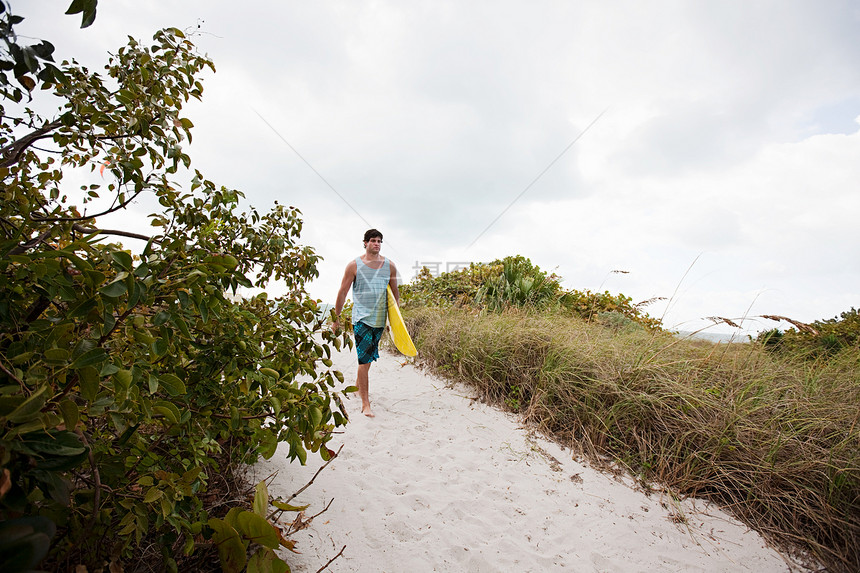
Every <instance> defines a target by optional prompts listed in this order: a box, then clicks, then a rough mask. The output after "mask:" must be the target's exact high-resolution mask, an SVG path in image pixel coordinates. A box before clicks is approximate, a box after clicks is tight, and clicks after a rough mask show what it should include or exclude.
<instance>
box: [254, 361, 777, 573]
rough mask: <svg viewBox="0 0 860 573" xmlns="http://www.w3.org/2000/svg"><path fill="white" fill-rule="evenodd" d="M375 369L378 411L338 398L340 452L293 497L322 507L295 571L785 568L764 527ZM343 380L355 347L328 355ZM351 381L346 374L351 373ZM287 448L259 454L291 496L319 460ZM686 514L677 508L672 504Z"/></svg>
mask: <svg viewBox="0 0 860 573" xmlns="http://www.w3.org/2000/svg"><path fill="white" fill-rule="evenodd" d="M381 354H382V356H381V358H380V360H379V362H377V363H376V364H375V365H374V366H373V367H372V368H371V373H370V376H371V378H370V380H371V385H370V390H371V400H372V401H373V406H374V410H375V412H376V414H377V417H376V418H374V419H368V418H365V417H364V416H362V415H361V414H360V413H359V411H358V410H359V409H360V402H359V400H358V397H357V396H356V397H353V398H352V399H350V400H348V401H347V402H346V405H347V408H348V409H349V412H350V417H351V420H352V421H351V423H350V424H349V425H348V427H347V429H346V430H345V433H344V434H342V435H338V436H336V438H335V439H334V440H333V442H332V448H333V449H335V450H336V449H337V448H338V447H339V446H340V444H343V445H344V448H343V451H342V453H341V455H340V456H339V457H338V458H337V459H335V460H334V461H333V462H332V463H331V464H330V465H329V466H328V467H327V468H326V469H325V470H324V471H323V472H322V473H321V474H320V476H319V477H317V479H316V481H315V482H314V484H313V485H312V486H311V487H310V488H309V489H308V490H306V491H305V492H303V493H302V494H301V495H300V496H299V497H298V498H297V499H296V500H295V501H294V503H295V502H301V503H310V504H311V507H310V508H309V509H308V514H313V513H316V512H318V511H320V510H321V509H322V508H323V507H325V505H326V504H327V503H328V502H329V501H331V500H334V501H333V503H332V504H331V507H330V509H329V510H328V511H327V512H326V513H324V514H323V515H321V516H320V517H318V518H317V519H316V520H315V521H314V523H313V524H312V525H311V527H309V528H308V529H305V530H304V531H301V532H299V533H297V534H296V535H295V536H294V537H293V539H294V540H296V541H297V542H298V546H297V549H298V550H299V551H301V552H302V554H301V555H289V556H288V557H287V558H288V562H289V563H290V565H291V567H292V570H293V571H295V572H313V571H317V570H318V569H319V568H320V567H321V566H322V565H323V564H325V563H326V562H327V561H328V560H329V559H330V558H332V557H334V556H335V555H336V554H337V553H338V552H339V551H340V550H341V548H342V547H343V546H344V545H345V546H346V549H345V551H344V552H343V555H342V556H340V557H339V558H338V559H336V560H335V561H334V562H333V563H332V564H331V566H330V568H329V570H330V571H334V572H347V571H348V572H355V571H374V572H414V571H446V572H460V571H463V572H470V573H474V572H485V571H486V572H496V571H600V572H607V571H609V572H630V571H685V572H686V571H709V572H710V571H726V572H729V571H732V572H734V571H754V572H756V573H767V572H772V571H783V572H784V571H789V570H791V569H790V568H789V566H788V564H787V562H786V560H785V559H784V558H783V557H781V556H780V555H779V554H778V553H777V552H776V551H774V550H772V549H770V548H769V547H767V545H766V544H765V542H764V541H763V540H762V539H761V537H760V536H759V535H758V534H757V533H755V532H752V531H750V530H748V529H747V528H746V527H745V526H743V525H742V524H740V523H738V522H737V521H735V520H734V519H732V518H730V517H729V516H727V515H726V514H724V513H722V512H721V511H719V510H718V509H716V508H713V507H708V506H707V505H706V504H704V503H703V502H696V503H695V504H694V503H693V502H691V501H685V502H682V503H681V505H680V506H675V507H672V506H673V504H672V502H671V500H670V499H669V498H668V497H666V496H661V495H660V494H659V493H654V494H651V495H646V494H645V493H643V492H641V491H639V490H637V489H635V488H633V487H631V485H630V484H631V483H632V482H630V481H627V482H622V481H619V480H617V479H614V478H612V477H611V476H608V475H606V474H603V473H599V472H597V471H596V470H593V469H591V468H589V467H588V466H586V465H584V464H581V463H579V462H577V461H575V460H573V459H572V458H571V454H570V453H569V452H567V451H564V450H562V449H561V448H559V447H558V446H557V445H555V444H553V443H551V442H548V441H546V440H544V439H541V438H539V437H535V436H533V435H531V434H530V433H529V432H528V431H527V430H526V429H524V428H522V427H520V426H519V424H518V423H517V421H516V419H515V418H514V417H513V416H510V415H508V414H505V413H503V412H500V411H498V410H495V409H493V408H490V407H488V406H486V405H484V404H481V403H478V402H476V401H474V400H473V399H471V396H472V395H473V392H472V391H471V390H469V389H468V388H466V387H464V386H461V385H456V386H453V387H448V386H446V383H445V382H444V381H442V380H440V379H438V378H435V377H432V376H428V375H427V374H426V373H425V372H423V371H421V370H419V369H417V368H415V367H413V366H410V365H407V366H401V363H400V360H401V358H400V357H399V356H395V355H392V354H389V353H387V352H385V351H383V352H382V353H381ZM335 366H336V367H337V368H339V369H340V370H342V371H343V373H344V375H345V377H346V380H347V381H348V382H350V381H353V380H354V378H355V372H356V365H355V358H354V356H353V354H351V353H341V354H339V355H338V356H336V357H335ZM350 383H352V382H350ZM286 451H287V450H286V449H283V450H279V452H278V453H277V454H275V456H274V457H273V458H272V459H271V460H268V461H266V462H263V463H260V464H258V465H257V466H255V468H254V471H255V474H256V476H257V479H260V478H262V477H265V476H267V475H269V474H271V473H273V472H275V471H278V475H277V477H276V478H275V479H274V481H273V483H272V485H271V486H270V492H271V493H272V494H273V495H276V496H280V497H282V498H286V497H289V496H290V495H291V494H293V493H294V492H295V491H297V490H298V489H299V488H300V487H301V486H303V485H304V484H305V483H307V482H308V481H309V480H310V479H311V477H312V476H313V474H314V472H315V471H316V470H317V469H318V468H319V466H320V465H322V461H320V460H319V459H318V458H314V457H309V459H308V464H307V465H306V466H304V467H302V466H299V465H298V463H297V462H296V463H293V464H288V463H287V462H286V459H285V454H286ZM679 515H680V516H683V518H684V519H685V520H686V523H683V519H681V520H679V519H678V518H677V517H674V518H673V516H679Z"/></svg>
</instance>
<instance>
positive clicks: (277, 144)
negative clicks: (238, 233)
mask: <svg viewBox="0 0 860 573" xmlns="http://www.w3.org/2000/svg"><path fill="white" fill-rule="evenodd" d="M11 3H12V9H13V11H14V12H15V13H18V14H20V15H23V16H25V17H26V20H25V22H24V24H22V25H21V27H20V28H19V32H20V33H21V34H27V35H31V36H34V37H39V38H45V39H48V40H50V41H52V42H53V43H54V44H55V46H56V47H57V52H56V55H57V56H58V57H59V58H71V57H74V58H76V59H77V60H78V61H80V62H82V63H85V64H86V65H88V66H89V67H90V68H91V69H100V68H101V66H102V65H103V64H104V63H106V60H107V56H106V54H107V52H109V51H113V50H115V49H116V48H117V47H119V46H120V45H123V44H124V43H125V42H126V39H127V36H129V35H131V36H133V37H135V38H138V39H144V40H149V38H151V37H152V34H153V33H154V32H155V31H156V30H157V29H159V28H162V27H167V26H173V27H177V28H180V29H188V30H194V31H196V32H197V35H196V36H195V43H196V44H197V46H198V47H199V49H200V50H201V51H202V52H205V53H207V54H208V55H209V56H210V57H211V58H212V59H213V60H214V62H215V66H216V69H217V73H215V74H212V73H207V75H206V76H204V84H205V89H206V91H205V93H204V98H203V102H202V103H199V104H195V105H192V106H188V107H187V108H186V111H187V116H188V117H189V118H190V119H191V120H192V121H193V122H194V124H195V125H196V129H195V131H194V143H193V145H192V146H191V156H192V160H193V162H194V166H195V167H196V168H197V169H199V170H201V171H202V172H203V173H204V175H205V176H206V177H207V178H208V179H211V180H213V181H215V182H216V183H217V184H219V185H225V186H227V187H232V188H237V189H240V190H242V191H244V192H245V193H246V195H247V199H248V202H249V203H250V204H253V205H254V206H256V207H257V208H258V209H267V208H268V207H269V206H270V205H271V203H272V202H273V201H274V200H277V201H279V202H281V203H284V204H288V205H295V206H296V207H298V208H300V209H301V210H302V212H303V213H304V219H305V227H304V232H303V242H304V243H306V244H309V245H312V246H313V247H314V248H315V249H316V250H317V251H318V253H319V254H321V255H322V256H323V257H324V258H325V261H324V262H323V264H322V265H321V267H320V271H321V276H320V278H319V279H318V280H316V281H315V282H314V283H313V284H312V285H311V287H310V291H311V294H312V295H313V296H314V297H316V298H320V299H322V300H323V301H326V302H331V301H333V300H334V296H335V294H336V291H337V288H338V286H339V283H340V279H341V277H342V274H343V269H344V267H345V265H346V263H347V262H348V261H349V260H350V259H351V258H353V257H355V256H357V255H359V254H361V252H362V250H363V249H362V243H361V238H362V235H363V233H364V231H365V229H367V228H368V227H369V226H372V227H376V228H378V229H380V230H381V231H382V232H383V233H384V234H385V245H384V248H383V254H387V255H388V256H390V257H391V258H392V260H394V261H395V262H396V264H397V266H398V268H399V269H400V273H401V275H402V278H403V281H404V282H408V281H409V280H410V279H411V278H412V277H413V276H414V274H415V268H416V266H418V267H420V266H421V265H425V264H426V265H428V266H429V267H431V269H439V270H443V271H444V270H445V269H446V268H449V267H452V266H455V265H458V264H462V263H466V262H468V261H490V260H493V259H495V258H501V257H504V256H507V255H514V254H521V255H524V256H527V257H529V258H530V259H531V260H532V261H533V262H534V263H535V264H537V265H539V266H540V267H541V268H542V269H544V270H548V271H554V272H556V273H557V274H559V275H561V276H562V277H563V278H564V285H565V286H566V287H567V288H572V289H579V290H585V289H590V290H592V291H594V290H600V291H603V290H609V291H610V292H613V293H618V292H621V293H624V294H626V295H628V296H631V297H632V298H633V299H634V302H638V301H641V300H645V299H650V298H652V297H659V296H662V297H667V299H669V300H666V301H662V302H658V303H655V304H652V305H651V306H650V307H648V310H649V312H650V314H651V315H652V316H658V317H660V316H664V322H665V324H666V325H667V326H670V327H675V328H679V329H682V330H695V329H697V328H701V327H704V326H706V325H708V324H710V323H709V322H708V321H707V320H705V318H706V317H710V316H722V317H728V318H732V319H739V318H741V317H744V316H748V317H750V318H749V320H748V321H747V322H745V323H744V324H745V327H746V328H747V329H748V332H751V333H755V332H757V331H759V330H762V329H765V328H771V327H773V326H775V323H772V322H769V321H765V320H762V319H755V318H752V317H754V316H756V315H760V314H778V315H785V316H789V317H792V318H794V319H796V320H801V321H812V320H815V319H821V318H829V317H833V316H835V315H837V314H838V313H840V312H842V311H845V310H848V309H849V308H851V307H852V306H855V307H856V306H860V297H858V294H860V224H858V215H860V192H858V187H860V161H858V158H860V133H858V132H860V125H858V116H860V5H858V4H857V2H855V1H849V0H846V1H837V0H833V1H831V0H822V1H821V2H807V1H795V0H778V1H776V0H774V1H756V2H750V1H747V0H742V1H741V0H738V1H731V0H730V1H722V0H721V1H717V0H712V1H703V0H701V1H666V0H660V1H654V2H638V1H632V0H631V1H614V0H610V1H606V0H601V1H599V2H598V1H587V2H586V1H576V2H575V1H549V0H536V1H529V2H526V1H506V0H493V1H471V2H465V1H449V0H432V1H431V0H427V1H420V2H419V1H399V2H395V1H384V0H383V1H374V2H364V1H357V0H343V1H340V2H334V1H325V0H319V1H313V2H311V1H302V2H298V1H289V2H271V1H266V2H263V1H260V0H247V1H245V2H227V1H223V0H205V1H203V0H184V1H182V2H175V1H172V0H170V1H168V0H150V1H146V2H141V1H139V0H103V1H102V2H100V4H99V10H98V17H97V18H96V21H95V23H94V24H93V26H92V27H90V28H88V29H85V30H79V29H78V28H77V27H78V25H79V18H78V17H77V16H64V15H63V12H64V10H65V8H66V6H67V5H68V3H69V2H68V0H26V1H22V0H17V1H16V0H11ZM291 147H292V148H291ZM294 150H295V151H294ZM137 208H138V209H140V210H141V211H140V213H138V214H137V217H136V220H137V221H139V220H141V219H143V217H142V216H141V215H146V213H147V212H149V211H146V210H145V209H146V206H145V205H139V206H137ZM128 224H129V225H134V224H135V222H134V221H131V220H130V221H129V223H128ZM613 271H626V272H625V273H619V272H613ZM271 291H272V292H275V293H277V291H278V285H272V288H271ZM782 326H783V327H784V326H786V325H785V324H783V325H782ZM710 331H711V332H731V329H730V328H728V327H726V326H724V325H721V326H717V327H714V328H711V329H710Z"/></svg>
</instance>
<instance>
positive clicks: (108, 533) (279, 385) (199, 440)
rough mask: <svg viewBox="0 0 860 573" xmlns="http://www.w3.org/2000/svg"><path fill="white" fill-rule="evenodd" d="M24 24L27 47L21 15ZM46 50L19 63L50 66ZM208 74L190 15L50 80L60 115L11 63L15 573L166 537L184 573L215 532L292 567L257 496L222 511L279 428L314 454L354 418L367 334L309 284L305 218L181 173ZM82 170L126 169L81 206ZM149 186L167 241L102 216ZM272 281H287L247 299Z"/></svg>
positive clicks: (4, 250)
mask: <svg viewBox="0 0 860 573" xmlns="http://www.w3.org/2000/svg"><path fill="white" fill-rule="evenodd" d="M4 7H5V6H4ZM9 22H11V23H14V21H11V20H10V21H9ZM4 30H6V31H5V32H4V39H6V40H7V41H14V40H15V38H14V35H12V34H10V33H9V31H10V30H11V24H10V25H9V26H7V27H6V28H4ZM19 51H20V50H19ZM42 53H43V54H44V51H43V52H42ZM49 55H50V54H49ZM4 63H5V62H4ZM10 65H11V64H10ZM15 65H16V66H17V64H15ZM27 65H28V66H30V67H29V68H27V67H25V68H24V69H18V68H17V67H16V69H15V74H16V75H17V76H19V78H20V77H29V76H27V74H28V73H30V74H32V75H34V76H35V74H36V72H37V71H38V70H39V65H40V64H39V61H38V59H33V58H31V59H30V60H28V63H27ZM31 68H33V69H31ZM205 68H212V69H213V70H214V67H213V65H212V62H210V61H209V60H208V59H206V58H205V57H203V56H200V55H198V54H197V53H196V52H195V50H194V47H193V45H192V43H191V42H190V41H189V39H188V38H186V37H185V36H184V35H183V34H182V33H181V32H180V31H178V30H175V29H170V30H163V31H161V32H158V33H157V34H156V35H155V37H154V42H153V44H152V45H150V46H145V45H143V44H141V43H139V42H137V41H135V40H130V42H129V44H128V45H127V46H126V47H123V48H120V49H119V50H118V52H117V53H116V55H115V56H113V57H112V58H111V61H110V63H109V65H108V66H107V67H106V70H105V74H104V75H97V74H94V73H91V72H89V71H87V70H86V69H84V68H82V67H81V66H79V65H77V64H74V63H72V64H68V63H64V64H63V65H62V66H60V67H59V68H54V69H55V70H57V72H56V73H51V74H47V75H44V74H41V73H40V74H39V75H38V76H37V77H38V79H39V80H40V81H41V82H42V84H43V87H45V88H50V89H53V93H54V96H55V97H56V98H58V100H59V101H60V105H59V107H58V111H57V116H56V118H54V119H50V120H47V119H42V118H40V117H39V116H38V115H36V114H35V113H34V112H32V111H31V110H29V109H26V108H25V109H20V108H18V107H14V106H13V104H15V103H16V102H20V101H22V98H20V97H16V96H20V95H21V92H20V89H17V91H16V89H12V88H10V86H9V84H8V82H6V78H5V75H4V76H3V82H2V83H3V87H2V93H3V95H4V100H3V106H0V112H2V124H1V125H0V146H2V150H3V153H2V158H0V179H2V188H0V564H3V565H4V566H5V568H4V569H3V570H4V571H11V570H15V568H16V567H18V568H20V569H26V568H32V567H34V566H35V565H34V564H35V563H38V561H39V560H40V559H41V558H42V557H43V556H44V555H45V553H46V552H48V551H49V553H48V558H47V561H45V563H47V564H50V566H51V568H52V569H57V570H63V569H73V568H75V567H76V566H78V565H82V566H85V567H87V568H89V570H96V569H98V568H106V566H107V564H109V563H122V562H123V561H124V560H126V561H127V560H128V559H129V558H130V557H131V556H132V555H137V556H138V558H139V555H140V552H141V551H142V550H143V549H144V548H146V547H153V548H155V551H156V555H163V559H164V566H165V567H166V568H168V569H174V570H175V569H176V568H177V560H178V559H179V558H181V557H182V556H183V555H188V554H191V553H193V552H194V551H195V550H196V549H198V548H199V547H201V546H202V547H208V548H210V549H212V548H214V546H215V544H216V542H217V545H218V547H219V550H220V551H221V556H222V565H223V566H224V568H225V570H239V569H242V568H244V567H245V564H246V556H245V552H246V550H247V549H248V548H249V547H250V548H251V549H252V550H253V551H254V552H255V554H254V556H252V560H253V562H254V563H258V564H259V563H267V564H268V565H267V567H275V568H276V569H279V570H283V568H284V567H286V565H285V564H283V563H282V562H281V561H280V559H279V558H278V557H277V555H276V554H275V553H274V550H275V549H276V548H278V547H279V546H281V544H282V542H283V538H282V537H281V536H280V531H279V528H278V526H277V524H275V523H273V522H271V521H269V520H267V519H266V517H265V512H263V515H259V513H261V512H260V511H257V512H256V513H257V514H258V515H257V516H256V517H251V516H248V515H245V514H246V513H249V512H247V511H246V510H244V509H243V508H242V505H243V504H247V502H245V501H243V500H237V501H230V500H227V501H226V503H224V504H222V505H221V506H220V507H217V506H214V505H213V503H212V502H213V501H214V499H213V496H212V495H211V494H210V493H209V492H210V489H211V488H212V486H213V485H214V482H215V481H216V480H220V479H223V476H224V474H229V472H230V471H231V468H234V467H236V466H237V465H238V464H243V463H252V462H253V461H255V460H256V459H257V457H258V456H265V457H269V456H271V455H273V454H274V452H275V448H276V446H277V445H278V443H280V442H286V443H288V444H289V446H290V450H289V457H290V458H291V459H296V458H297V459H299V460H300V461H301V462H302V463H304V461H305V459H306V457H307V455H308V453H309V452H312V453H316V454H317V455H321V456H322V457H323V458H328V457H330V456H331V455H332V452H331V451H330V450H329V449H328V448H327V447H326V443H327V442H328V440H329V439H330V437H331V431H332V430H333V428H335V427H336V426H339V425H342V424H344V423H345V422H346V415H345V413H344V411H343V410H342V408H341V407H340V406H339V400H338V398H337V395H336V394H335V393H334V391H333V387H334V385H335V384H336V383H337V382H342V381H343V376H342V375H341V374H340V373H339V372H336V371H332V370H330V367H331V361H330V354H331V346H334V347H337V348H339V347H340V345H341V344H351V342H349V341H348V339H347V338H345V337H344V338H337V337H335V336H334V335H333V334H332V333H330V332H329V331H328V330H327V329H325V328H323V325H322V323H321V321H320V319H319V318H318V303H317V301H314V300H312V299H310V298H309V297H308V295H307V293H306V291H305V284H306V283H307V281H309V280H311V279H313V278H314V277H316V276H317V274H318V273H317V262H318V259H319V257H318V256H317V255H316V254H315V253H314V252H313V250H312V249H310V248H308V247H303V246H301V245H299V244H298V242H297V241H298V238H299V235H300V231H301V225H302V221H301V218H300V217H301V214H300V213H299V212H298V211H297V210H295V209H293V208H285V207H283V206H281V205H275V207H274V208H273V209H272V210H271V211H270V212H268V213H260V212H258V211H257V210H255V209H250V210H248V211H247V212H242V213H239V212H238V206H239V201H240V200H241V198H242V197H243V195H242V193H241V192H239V191H235V190H230V189H226V188H223V187H222V188H217V187H216V186H215V184H214V183H212V182H211V181H208V180H206V179H205V178H204V177H203V176H202V174H201V173H199V172H195V174H194V175H193V179H192V181H191V182H190V185H188V187H187V189H188V190H183V189H182V188H181V187H179V186H178V185H177V184H176V183H174V181H173V179H174V178H175V177H177V176H178V175H179V174H180V173H181V168H182V167H187V166H189V165H190V158H189V157H188V155H186V154H185V153H184V152H183V150H182V145H183V143H184V141H185V140H186V139H187V140H190V138H191V127H192V123H191V121H190V120H189V119H187V118H185V117H183V116H182V115H181V110H182V106H183V104H184V103H185V102H186V101H188V99H189V98H191V97H194V98H200V96H201V94H202V85H201V83H200V81H199V80H198V79H197V76H198V75H199V73H200V72H202V71H203V70H204V69H205ZM4 69H8V68H4ZM46 69H47V68H46ZM30 83H35V80H33V79H32V78H30V81H29V82H26V81H21V84H22V85H24V86H25V87H28V86H29V85H30ZM37 141H41V145H42V146H43V147H44V146H46V145H47V146H52V147H53V148H54V153H45V152H43V151H40V150H38V149H36V148H35V147H34V146H33V144H34V143H35V142H37ZM75 169H78V170H81V169H83V170H88V171H94V170H96V169H99V170H100V171H102V172H103V175H104V178H105V180H107V181H109V182H110V183H109V184H108V185H107V186H106V188H102V187H101V186H100V185H98V184H93V185H88V186H86V187H84V189H83V190H82V193H80V194H78V195H80V196H81V197H80V199H78V200H75V199H74V197H75V195H76V194H75V193H73V192H69V191H68V190H67V189H65V188H64V181H63V179H64V176H65V175H67V174H68V173H69V172H70V171H73V170H75ZM144 193H146V194H151V195H153V196H154V197H155V198H156V199H157V202H158V204H159V205H160V211H159V212H158V213H155V214H153V215H151V216H150V222H151V225H152V235H151V236H147V237H140V236H135V235H134V234H133V233H128V232H127V231H124V230H119V231H111V230H107V229H104V228H102V227H101V226H100V225H99V222H100V220H101V219H102V218H103V217H106V216H108V215H109V214H111V213H113V212H117V211H120V210H122V209H124V208H126V206H127V205H129V204H130V202H131V201H133V200H134V199H135V198H137V197H139V196H141V195H142V194H144ZM93 213H97V215H96V214H93ZM112 236H113V237H123V238H124V239H128V238H132V239H134V238H136V239H139V240H140V241H141V242H140V243H139V245H140V248H139V249H138V251H137V252H136V253H132V252H131V251H130V250H127V249H126V248H124V247H123V246H122V245H121V244H119V243H117V242H112V241H111V240H110V237H112ZM270 280H278V281H281V282H282V283H284V284H285V285H286V287H287V293H288V294H287V295H286V296H284V297H282V298H278V299H274V300H273V299H269V298H268V297H267V296H266V295H265V294H261V295H258V296H254V297H252V298H249V299H247V300H241V299H238V298H237V297H235V296H233V295H235V293H236V291H237V289H238V288H239V287H248V288H255V289H263V288H264V287H265V286H266V285H267V284H268V283H269V281H270ZM265 497H266V498H267V497H268V495H267V494H266V496H265ZM207 500H209V501H208V504H207ZM264 501H265V503H266V504H267V503H268V499H266V500H264ZM264 501H263V500H259V501H258V503H257V505H259V504H262V503H264ZM257 509H259V508H257ZM231 512H232V513H231ZM243 512H244V513H243ZM54 528H56V534H53V529H54ZM260 536H262V537H260ZM225 539H229V540H232V541H229V542H227V541H225ZM272 539H274V540H275V541H274V542H272ZM263 540H265V542H263ZM250 541H255V543H254V544H250ZM224 543H228V545H223V544H224ZM227 546H230V547H233V550H229V551H226V553H225V549H224V547H227ZM49 547H50V550H49V549H48V548H49ZM22 555H30V557H28V558H26V559H24V558H22V559H21V560H20V561H19V562H17V564H16V563H14V562H9V561H4V559H6V558H7V557H9V558H11V557H15V556H22ZM277 563H281V565H277V566H275V565H273V564H277ZM269 570H271V569H269Z"/></svg>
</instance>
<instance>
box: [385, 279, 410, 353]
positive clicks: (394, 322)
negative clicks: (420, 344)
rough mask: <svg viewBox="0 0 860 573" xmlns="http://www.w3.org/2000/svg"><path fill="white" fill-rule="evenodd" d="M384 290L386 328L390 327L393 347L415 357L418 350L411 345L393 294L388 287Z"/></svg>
mask: <svg viewBox="0 0 860 573" xmlns="http://www.w3.org/2000/svg"><path fill="white" fill-rule="evenodd" d="M386 288H388V326H390V327H391V338H393V339H394V346H396V347H397V350H399V351H400V352H401V353H403V354H405V355H406V356H415V355H416V354H418V350H417V349H416V348H415V345H414V344H413V343H412V338H410V337H409V331H407V330H406V323H404V322H403V315H402V314H400V309H399V308H398V307H397V301H396V300H394V293H393V292H391V286H390V285H389V286H388V287H386Z"/></svg>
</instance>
